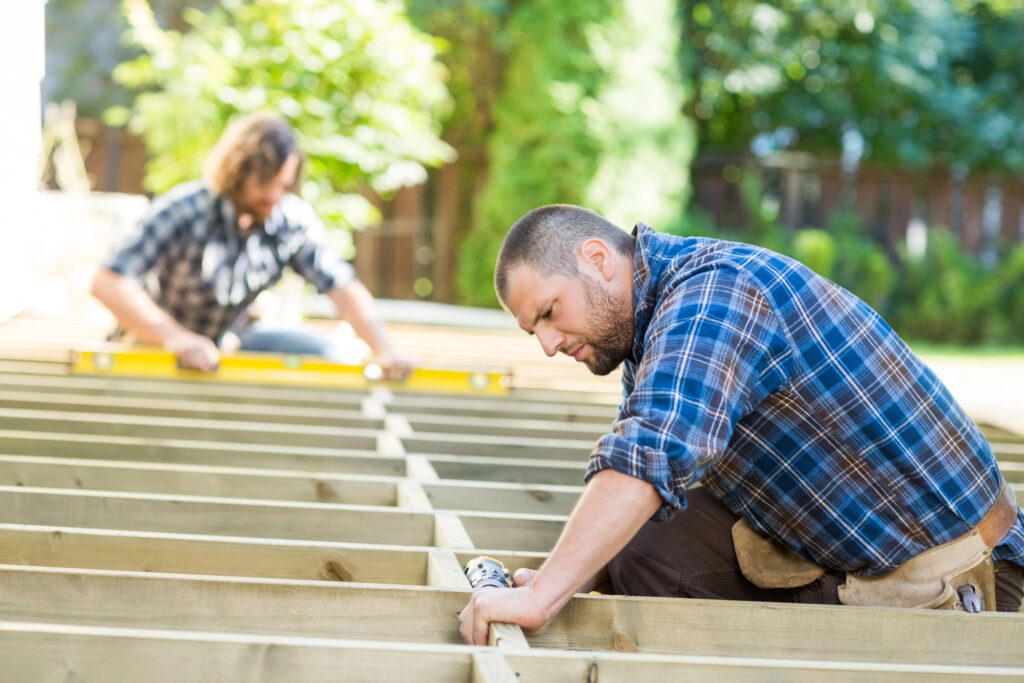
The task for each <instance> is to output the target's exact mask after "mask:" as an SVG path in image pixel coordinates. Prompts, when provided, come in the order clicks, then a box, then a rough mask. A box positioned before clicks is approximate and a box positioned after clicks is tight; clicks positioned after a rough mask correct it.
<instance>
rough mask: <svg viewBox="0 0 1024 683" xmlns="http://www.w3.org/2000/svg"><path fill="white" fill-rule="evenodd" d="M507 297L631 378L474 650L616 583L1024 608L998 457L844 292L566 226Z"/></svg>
mask: <svg viewBox="0 0 1024 683" xmlns="http://www.w3.org/2000/svg"><path fill="white" fill-rule="evenodd" d="M495 288H496V290H497V293H498V297H499V299H500V300H501V302H502V304H503V306H504V307H505V308H506V309H507V310H508V311H509V312H510V313H511V314H512V315H513V316H515V319H516V322H517V323H518V324H519V326H520V327H521V328H522V329H523V330H525V331H526V332H527V333H529V334H533V335H536V336H537V340H538V341H539V342H540V344H541V346H542V347H543V349H544V351H545V353H547V355H549V356H553V355H554V354H556V353H558V352H561V353H564V354H566V355H569V356H571V357H573V358H574V359H575V360H576V361H578V362H581V363H583V364H585V365H586V366H587V367H588V368H589V369H590V370H591V371H592V372H593V373H595V374H607V373H609V372H611V371H612V370H614V369H615V368H616V367H618V366H619V365H620V364H623V363H624V369H623V373H622V383H623V390H624V391H623V401H622V404H621V405H620V407H619V413H618V416H617V418H616V420H615V422H614V423H613V425H612V428H611V431H610V433H608V434H607V435H605V436H604V437H602V438H601V439H600V440H599V441H598V442H597V445H596V446H595V448H594V451H593V453H592V454H591V458H590V464H589V467H588V469H587V473H586V480H587V486H586V488H585V489H584V492H583V495H582V496H581V498H580V500H579V502H578V503H577V505H576V507H575V509H574V510H573V513H572V515H571V516H570V518H569V521H568V522H567V524H566V526H565V529H564V530H563V533H562V536H561V538H560V539H559V541H558V542H557V544H556V545H555V548H554V549H553V550H552V552H551V554H550V556H549V557H548V559H547V560H546V561H545V563H544V565H543V566H542V567H541V569H540V570H539V571H537V572H533V571H531V570H525V569H521V570H519V571H518V572H517V573H516V579H517V582H518V583H519V584H520V585H521V586H522V587H520V588H516V589H513V590H507V591H480V592H478V593H476V594H474V596H473V598H472V600H471V602H470V604H469V606H468V607H467V608H466V609H465V610H463V612H462V615H461V628H460V630H461V632H462V635H463V637H464V638H465V640H466V641H467V642H469V643H474V644H483V643H486V642H487V635H488V625H489V623H490V622H514V623H518V624H520V625H522V626H523V627H524V628H526V629H527V631H528V632H536V631H538V630H541V629H543V628H544V627H545V626H546V624H547V623H548V622H549V621H550V620H551V619H552V618H553V617H554V616H555V614H557V613H558V611H559V610H560V609H561V607H562V606H563V605H564V604H565V603H566V602H567V601H568V599H569V598H570V597H571V596H572V594H573V593H574V592H576V591H578V590H588V589H589V588H590V587H592V586H594V585H596V584H598V583H600V582H603V581H605V580H607V581H608V582H610V584H611V586H612V588H613V590H614V591H615V592H616V593H623V594H633V595H662V596H679V597H700V598H725V599H745V600H775V601H792V602H809V603H824V604H839V603H845V604H862V605H872V604H873V605H892V606H907V607H936V608H950V607H951V608H956V609H967V610H968V611H975V610H976V609H978V608H979V607H983V608H985V609H990V610H991V609H996V608H998V609H999V610H1012V611H1016V610H1018V609H1019V607H1020V605H1021V595H1022V592H1024V579H1022V568H1021V567H1022V565H1024V526H1022V521H1024V516H1022V514H1021V512H1020V510H1019V508H1018V507H1017V505H1016V502H1015V501H1014V500H1013V494H1012V491H1011V489H1010V488H1009V487H1008V486H1007V485H1006V484H1005V483H1004V482H1003V480H1002V477H1001V475H1000V473H999V469H998V467H997V465H996V461H995V458H994V456H993V454H992V451H991V448H990V447H989V445H988V443H987V442H986V441H985V439H984V437H983V436H982V434H981V432H980V431H979V429H978V428H977V426H976V425H975V424H974V423H973V422H972V421H971V420H970V418H968V417H967V416H966V415H965V414H964V412H963V410H962V409H961V408H960V406H958V405H957V403H956V401H954V400H953V397H952V396H951V395H950V394H949V391H948V390H947V389H946V387H945V386H943V384H942V383H941V382H940V381H939V379H938V378H937V377H936V376H935V375H934V373H933V372H932V371H931V370H930V369H929V368H928V367H926V366H925V365H924V364H923V363H922V362H921V360H920V359H918V358H917V357H916V356H915V355H914V354H913V352H911V351H910V349H909V348H908V347H907V346H906V345H905V344H904V343H903V342H902V341H901V340H900V338H899V337H898V336H897V335H896V333H895V332H893V330H892V329H891V328H890V327H889V326H888V325H887V324H886V323H885V321H884V320H882V318H881V317H879V316H878V314H877V313H875V312H874V311H873V310H872V309H871V308H870V307H869V306H867V305H866V304H865V303H864V302H863V301H861V300H860V299H858V298H857V297H855V296H854V295H853V294H851V293H850V292H848V291H846V290H844V289H842V288H841V287H839V286H837V285H836V284H834V283H832V282H830V281H828V280H826V279H824V278H822V277H820V276H818V275H816V274H815V273H814V272H812V271H811V270H810V269H808V268H807V267H805V266H803V265H801V264H800V263H797V262H796V261H794V260H792V259H790V258H787V257H785V256H782V255H780V254H776V253H774V252H771V251H768V250H766V249H762V248H759V247H755V246H751V245H747V244H739V243H735V242H725V241H720V240H714V239H705V238H679V237H672V236H667V235H660V234H657V233H655V232H654V231H653V230H651V228H649V227H647V226H645V225H643V224H638V225H637V226H636V229H635V230H634V232H633V234H632V235H630V234H628V233H626V232H624V231H622V230H620V229H619V228H617V227H616V226H614V225H612V224H611V223H609V222H608V221H606V220H605V219H603V218H602V217H600V216H598V215H597V214H594V213H592V212H590V211H587V210H585V209H581V208H579V207H574V206H567V205H555V206H547V207H541V208H539V209H535V210H534V211H531V212H530V213H528V214H526V215H525V216H524V217H523V218H521V219H520V220H519V221H518V222H517V223H516V224H515V225H514V226H513V227H512V229H511V230H510V231H509V234H508V235H507V236H506V238H505V241H504V243H503V245H502V248H501V252H500V254H499V256H498V263H497V267H496V273H495ZM698 483H700V484H701V486H699V487H696V488H694V486H695V485H696V484H698ZM922 576H924V577H926V579H922V578H921V577H922ZM948 576H952V577H953V578H952V579H950V580H943V577H948Z"/></svg>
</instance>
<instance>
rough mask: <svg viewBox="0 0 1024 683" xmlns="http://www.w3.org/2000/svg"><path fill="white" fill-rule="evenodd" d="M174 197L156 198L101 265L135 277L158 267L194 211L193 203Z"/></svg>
mask: <svg viewBox="0 0 1024 683" xmlns="http://www.w3.org/2000/svg"><path fill="white" fill-rule="evenodd" d="M172 199H173V197H167V196H165V197H160V198H158V199H156V200H154V201H153V204H152V205H151V207H150V210H149V211H148V212H147V213H146V215H145V216H144V217H143V218H142V219H141V220H140V221H139V225H138V229H137V230H136V231H135V232H134V233H132V234H131V235H130V236H129V237H128V238H127V239H125V240H124V241H123V242H121V243H120V244H119V245H117V246H116V247H115V248H114V249H113V250H112V251H111V252H110V254H108V255H107V257H106V258H105V259H104V260H103V261H102V263H101V265H102V266H103V267H104V268H108V269H110V270H112V271H114V272H115V273H119V274H121V275H124V276H126V277H130V278H132V279H136V280H138V279H139V278H141V277H142V276H143V275H144V274H146V273H148V272H149V271H151V270H152V269H153V268H154V267H156V264H157V262H158V261H159V259H160V257H161V256H162V255H163V254H164V253H165V252H166V250H167V248H168V245H169V244H171V243H172V242H174V241H175V240H176V239H178V238H179V236H180V233H181V231H182V230H183V229H184V225H185V224H186V223H187V222H188V220H190V219H191V217H192V215H193V213H194V207H193V206H192V205H180V204H177V203H175V202H174V201H172Z"/></svg>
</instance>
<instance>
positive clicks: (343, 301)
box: [327, 280, 396, 362]
mask: <svg viewBox="0 0 1024 683" xmlns="http://www.w3.org/2000/svg"><path fill="white" fill-rule="evenodd" d="M327 296H328V297H329V298H330V299H331V301H332V302H333V303H334V307H335V309H337V312H338V317H339V318H340V319H342V320H344V321H345V322H347V323H348V324H349V325H351V326H352V329H353V330H355V333H356V334H357V335H359V337H360V338H361V339H362V340H363V341H365V342H366V344H367V345H368V346H369V347H370V351H371V352H372V353H373V355H374V356H376V357H377V358H378V359H380V360H382V361H384V362H391V361H393V360H395V358H396V355H395V351H394V349H393V348H392V347H391V342H390V341H388V336H387V331H386V330H385V329H384V323H383V322H382V321H381V319H380V318H379V317H378V316H377V307H376V305H375V304H374V301H373V296H372V295H371V294H370V292H369V291H367V289H366V287H365V286H364V285H363V283H362V282H360V281H359V280H352V281H351V282H349V283H348V284H346V285H344V286H343V287H335V288H333V289H331V290H330V291H328V292H327Z"/></svg>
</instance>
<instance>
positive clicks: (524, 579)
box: [512, 567, 537, 586]
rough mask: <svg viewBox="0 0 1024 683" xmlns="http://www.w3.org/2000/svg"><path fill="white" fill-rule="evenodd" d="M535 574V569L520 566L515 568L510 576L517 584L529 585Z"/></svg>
mask: <svg viewBox="0 0 1024 683" xmlns="http://www.w3.org/2000/svg"><path fill="white" fill-rule="evenodd" d="M536 576H537V570H536V569H527V568H526V567H520V568H519V569H517V570H516V572H515V574H513V575H512V578H514V579H515V580H516V585H517V586H529V585H530V584H531V583H533V579H534V578H535V577H536Z"/></svg>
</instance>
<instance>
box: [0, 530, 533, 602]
mask: <svg viewBox="0 0 1024 683" xmlns="http://www.w3.org/2000/svg"><path fill="white" fill-rule="evenodd" d="M436 551H437V549H436V548H434V547H433V546H413V545H380V544H361V543H341V542H328V541H301V540H299V541H295V540H287V539H279V538H266V539H261V538H253V537H233V536H219V535H217V536H214V535H199V534H182V533H161V532H141V531H135V532H131V531H121V530H107V529H88V528H74V527H54V526H40V525H22V524H0V564H12V565H13V564H17V565H28V566H36V567H66V568H69V569H74V568H81V569H110V570H120V571H139V572H142V571H146V572H163V573H171V574H205V575H212V576H240V577H246V576H248V577H258V578H273V579H300V580H307V581H315V580H326V581H349V582H358V583H384V584H401V585H407V586H424V585H431V584H429V583H428V566H429V564H430V554H431V553H432V552H436ZM466 555H467V553H466V552H465V551H464V552H463V553H462V554H461V555H459V556H458V559H457V560H456V563H457V564H458V563H459V562H464V561H465V560H466V559H468V557H467V556H466ZM469 555H472V553H469ZM545 556H546V554H545V553H523V552H515V553H509V552H505V553H497V554H495V557H497V558H498V559H499V560H501V561H502V562H505V563H506V564H507V565H508V566H514V567H530V568H537V567H538V566H540V563H541V562H542V561H543V560H544V557H545ZM463 558H464V559H463ZM461 571H462V570H461V565H460V568H459V572H460V573H461ZM432 585H441V584H438V583H434V584H432ZM461 585H462V584H456V585H455V586H452V587H460V586H461Z"/></svg>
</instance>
